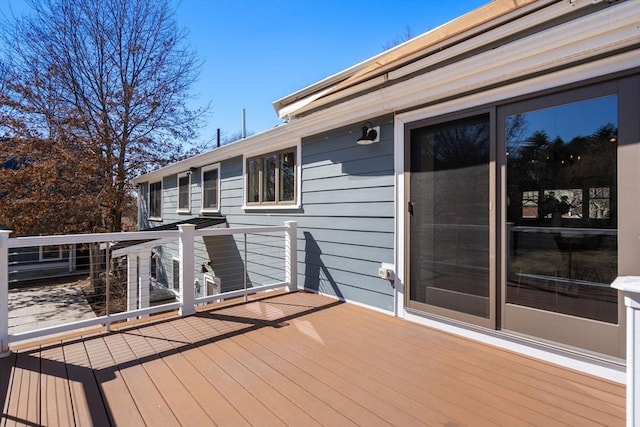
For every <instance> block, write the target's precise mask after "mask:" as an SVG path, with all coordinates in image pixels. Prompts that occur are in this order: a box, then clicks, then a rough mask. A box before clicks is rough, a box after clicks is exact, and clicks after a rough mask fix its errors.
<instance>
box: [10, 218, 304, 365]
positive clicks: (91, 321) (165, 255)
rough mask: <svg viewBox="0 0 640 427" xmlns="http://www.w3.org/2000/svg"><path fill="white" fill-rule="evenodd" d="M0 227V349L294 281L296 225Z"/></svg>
mask: <svg viewBox="0 0 640 427" xmlns="http://www.w3.org/2000/svg"><path fill="white" fill-rule="evenodd" d="M9 234H10V232H9V231H0V354H1V353H8V351H9V344H11V343H14V342H18V341H22V340H28V339H34V338H41V337H45V336H50V335H52V334H58V333H63V332H70V331H74V330H79V329H83V328H91V327H96V326H102V327H104V328H105V329H106V330H109V329H110V327H111V325H112V324H113V323H116V322H126V321H129V320H133V319H137V318H143V317H146V316H149V315H151V314H156V313H161V312H168V311H178V313H179V314H180V315H189V314H192V313H195V310H196V307H197V306H198V305H203V304H207V303H211V302H216V301H223V300H226V299H230V298H238V297H244V299H245V301H246V300H247V298H248V296H249V295H251V294H254V293H259V292H265V291H268V290H272V289H277V288H286V289H288V290H295V289H297V285H296V276H297V271H296V265H297V255H296V252H297V229H296V223H295V222H293V221H291V222H285V223H284V225H282V226H266V227H264V226H263V227H240V228H205V229H198V230H196V228H195V226H194V225H191V224H182V225H179V226H178V229H177V230H165V231H140V232H127V233H100V234H79V235H59V236H35V237H19V238H9V237H8V236H9Z"/></svg>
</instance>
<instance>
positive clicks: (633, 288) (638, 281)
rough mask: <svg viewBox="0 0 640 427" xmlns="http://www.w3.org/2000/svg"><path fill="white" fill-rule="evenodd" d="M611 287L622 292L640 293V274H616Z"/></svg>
mask: <svg viewBox="0 0 640 427" xmlns="http://www.w3.org/2000/svg"><path fill="white" fill-rule="evenodd" d="M611 287H612V288H614V289H618V290H620V291H623V292H629V293H637V294H640V276H618V277H617V278H616V280H614V281H613V283H612V284H611Z"/></svg>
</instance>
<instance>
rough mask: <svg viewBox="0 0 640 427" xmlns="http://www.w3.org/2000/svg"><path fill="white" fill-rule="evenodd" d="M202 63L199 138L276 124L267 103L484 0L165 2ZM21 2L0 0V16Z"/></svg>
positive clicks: (21, 7) (197, 96) (196, 90)
mask: <svg viewBox="0 0 640 427" xmlns="http://www.w3.org/2000/svg"><path fill="white" fill-rule="evenodd" d="M170 1H171V4H172V5H173V6H174V7H175V9H176V18H177V21H178V24H179V26H181V27H183V28H186V29H187V30H188V32H189V35H188V41H189V43H190V44H191V46H192V47H193V48H194V49H195V50H196V51H197V53H198V56H199V57H200V58H201V59H202V60H203V61H204V65H203V67H202V71H201V75H200V80H199V81H198V83H197V84H196V85H195V86H194V87H193V95H194V100H193V106H194V107H200V106H205V105H207V104H208V103H211V113H210V115H209V117H208V118H207V120H206V126H205V128H203V130H202V135H201V141H211V143H214V142H215V133H216V129H217V128H220V129H221V132H222V134H223V138H224V136H225V135H227V136H230V135H233V134H236V133H238V132H240V130H241V111H242V109H243V108H244V109H245V110H246V118H247V131H248V132H253V133H258V132H261V131H264V130H266V129H269V128H271V127H273V126H276V125H278V124H279V123H281V120H280V119H278V117H277V115H276V113H275V111H274V110H273V107H272V105H271V104H272V102H273V101H275V100H277V99H279V98H282V97H284V96H287V95H289V94H291V93H293V92H295V91H297V90H300V89H302V88H304V87H306V86H309V85H311V84H313V83H315V82H317V81H320V80H322V79H324V78H325V77H328V76H331V75H333V74H335V73H337V72H340V71H342V70H344V69H346V68H348V67H350V66H352V65H355V64H357V63H359V62H361V61H364V60H366V59H368V58H370V57H372V56H374V55H377V54H378V53H380V52H382V51H383V46H384V45H385V44H389V43H390V42H392V41H393V40H394V39H398V38H399V37H400V36H402V35H403V34H405V33H406V31H407V28H410V29H411V31H412V33H413V34H414V35H419V34H421V33H423V32H425V31H428V30H431V29H433V28H435V27H437V26H439V25H441V24H444V23H445V22H448V21H450V20H452V19H455V18H456V17H458V16H460V15H463V14H464V13H466V12H469V11H471V10H473V9H476V8H478V7H480V6H482V5H483V4H486V3H487V2H488V1H489V0H170ZM10 8H11V9H12V10H13V11H14V13H17V14H20V13H23V12H24V11H25V10H26V8H25V0H0V13H5V14H6V13H7V12H8V11H9V10H10Z"/></svg>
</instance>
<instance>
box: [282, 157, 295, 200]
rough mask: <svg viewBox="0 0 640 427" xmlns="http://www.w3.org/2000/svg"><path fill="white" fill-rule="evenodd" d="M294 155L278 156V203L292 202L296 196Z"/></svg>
mask: <svg viewBox="0 0 640 427" xmlns="http://www.w3.org/2000/svg"><path fill="white" fill-rule="evenodd" d="M295 172H296V155H295V152H294V151H290V152H286V153H282V154H281V155H280V201H283V202H293V201H294V200H295V194H296V191H295V190H296V176H295Z"/></svg>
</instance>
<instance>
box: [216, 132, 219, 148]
mask: <svg viewBox="0 0 640 427" xmlns="http://www.w3.org/2000/svg"><path fill="white" fill-rule="evenodd" d="M216 141H217V144H218V148H220V128H218V129H216Z"/></svg>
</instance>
